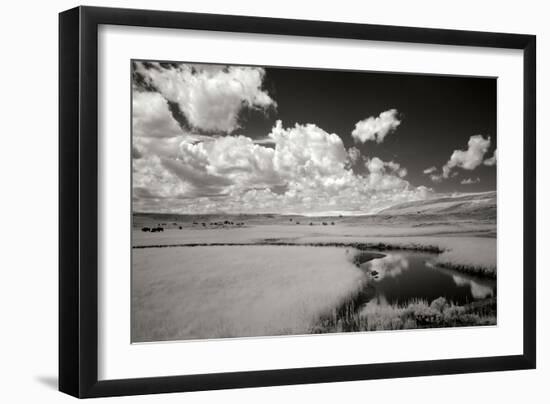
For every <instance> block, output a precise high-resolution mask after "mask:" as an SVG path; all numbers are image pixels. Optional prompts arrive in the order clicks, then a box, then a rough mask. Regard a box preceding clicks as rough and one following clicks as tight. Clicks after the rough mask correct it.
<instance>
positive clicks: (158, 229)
mask: <svg viewBox="0 0 550 404" xmlns="http://www.w3.org/2000/svg"><path fill="white" fill-rule="evenodd" d="M141 231H149V232H151V233H157V232H161V231H164V229H163V228H162V227H152V228H150V227H142V228H141Z"/></svg>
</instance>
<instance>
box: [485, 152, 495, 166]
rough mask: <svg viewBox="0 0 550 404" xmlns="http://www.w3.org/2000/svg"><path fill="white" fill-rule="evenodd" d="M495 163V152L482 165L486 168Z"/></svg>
mask: <svg viewBox="0 0 550 404" xmlns="http://www.w3.org/2000/svg"><path fill="white" fill-rule="evenodd" d="M496 163H497V150H496V149H495V151H494V152H493V156H492V157H489V158H488V159H486V160H485V161H484V162H483V164H484V165H486V166H494V165H496Z"/></svg>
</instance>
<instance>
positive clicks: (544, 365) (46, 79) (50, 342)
mask: <svg viewBox="0 0 550 404" xmlns="http://www.w3.org/2000/svg"><path fill="white" fill-rule="evenodd" d="M76 5H78V3H77V2H74V1H66V0H63V1H57V2H55V4H53V3H50V2H38V1H25V2H23V1H21V2H18V3H16V2H4V4H3V9H2V17H3V18H2V23H1V24H0V30H1V37H0V38H1V47H2V52H1V53H0V55H1V58H2V61H1V62H0V80H1V82H0V83H1V84H0V102H1V107H2V108H1V110H2V114H1V119H0V122H1V132H0V138H1V141H0V190H1V191H0V212H1V214H0V225H1V227H2V230H1V231H0V238H1V245H2V248H1V250H0V251H1V252H2V258H1V260H0V262H1V263H2V265H1V269H0V271H1V273H2V277H1V278H0V279H1V281H0V307H1V311H0V313H1V322H0V324H1V326H0V328H1V331H0V372H1V374H0V385H1V386H2V387H1V388H0V401H2V402H6V403H19V402H28V403H33V402H35V403H38V402H39V403H62V402H69V401H70V400H71V398H70V397H68V396H66V395H63V394H61V393H58V392H57V391H56V385H57V217H58V215H57V83H58V80H57V13H58V12H59V11H62V10H64V9H67V8H71V7H73V6H76ZM88 5H98V6H111V7H133V8H156V9H165V10H180V11H197V12H210V13H220V14H221V13H225V14H247V15H258V16H273V17H284V18H303V19H317V20H337V21H347V22H362V23H374V24H388V25H408V26H421V27H435V28H455V29H468V30H483V31H502V32H518V33H531V34H536V35H537V37H538V38H537V40H538V63H537V69H538V72H539V73H538V75H537V76H538V77H537V80H538V86H537V91H538V96H537V102H538V108H537V110H538V115H539V116H538V125H537V130H538V167H537V169H538V181H537V182H538V185H537V186H538V206H539V208H538V212H537V213H538V227H539V230H538V250H539V253H538V256H537V261H538V308H539V309H538V341H539V343H538V369H537V370H534V371H521V372H500V373H489V374H469V375H461V376H439V377H423V378H410V379H397V380H379V381H365V382H347V383H332V384H324V385H306V386H292V387H276V388H262V389H245V390H231V391H217V392H201V393H186V394H169V395H156V396H142V397H132V398H115V399H109V401H110V402H128V403H145V402H147V403H154V402H162V403H164V402H167V403H168V402H174V403H175V402H182V401H184V402H188V403H214V402H222V401H223V402H239V403H257V402H267V403H279V402H316V403H324V402H326V403H333V402H335V401H347V400H361V401H367V400H368V401H370V402H376V401H379V402H380V401H385V402H398V401H402V402H407V403H415V402H422V403H424V404H428V403H438V404H440V403H442V402H445V403H446V404H451V403H464V402H502V401H504V402H513V401H525V400H528V402H544V401H546V400H547V399H548V396H549V395H550V393H548V388H547V383H548V381H549V380H550V351H549V345H548V343H547V341H549V340H550V326H549V324H548V322H547V321H544V319H545V318H547V317H548V314H547V312H546V311H547V310H548V308H549V307H550V298H549V296H550V276H549V275H548V271H545V264H546V262H547V261H548V260H549V259H550V254H549V249H548V246H549V244H550V233H549V232H548V230H545V229H544V228H543V226H544V224H548V219H549V217H548V212H547V211H545V210H543V208H542V207H543V206H544V205H548V204H549V203H550V191H549V188H548V181H547V180H546V178H548V177H546V176H547V175H550V165H549V163H548V161H547V160H546V161H545V156H544V154H543V153H544V151H546V150H549V149H550V139H549V137H548V136H545V135H546V134H547V133H548V132H549V129H550V127H549V124H548V121H547V120H546V116H545V114H544V112H545V111H548V109H549V108H550V99H549V96H550V93H549V92H548V89H549V88H548V87H549V83H550V78H549V77H548V72H550V26H549V25H548V23H547V21H548V19H547V17H548V14H549V13H548V10H546V8H545V2H542V1H531V0H523V1H514V2H508V3H505V2H502V1H484V2H482V1H479V0H476V1H470V0H463V1H460V2H443V1H437V0H436V1H427V0H417V1H407V0H393V1H391V2H390V1H377V2H367V1H351V0H350V1H348V0H339V1H338V2H325V3H323V2H321V1H313V0H310V1H305V0H302V1H299V0H293V1H283V0H279V1H277V2H260V1H257V0H256V1H252V0H232V1H229V2H227V1H222V0H201V1H200V2H182V1H168V0H157V1H155V2H150V1H143V0H141V1H137V0H136V1H126V2H125V1H118V0H111V1H90V2H89V3H88ZM518 142H521V134H519V133H518ZM519 157H520V156H518V158H519ZM545 177H546V178H545ZM518 214H519V212H518ZM546 265H547V264H546ZM519 270H520V269H519V268H518V271H519ZM545 382H546V383H545Z"/></svg>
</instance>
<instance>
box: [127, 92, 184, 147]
mask: <svg viewBox="0 0 550 404" xmlns="http://www.w3.org/2000/svg"><path fill="white" fill-rule="evenodd" d="M132 126H133V128H132V129H133V132H132V135H133V136H134V137H150V138H170V137H174V136H179V135H182V134H183V131H182V129H181V127H180V126H179V124H178V122H177V121H176V120H175V119H174V117H173V116H172V113H171V112H170V109H169V108H168V102H167V101H166V99H165V98H164V97H163V96H162V95H160V94H159V93H156V92H147V91H137V90H134V91H133V96H132Z"/></svg>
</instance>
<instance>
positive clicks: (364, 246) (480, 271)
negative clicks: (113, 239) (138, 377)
mask: <svg viewBox="0 0 550 404" xmlns="http://www.w3.org/2000/svg"><path fill="white" fill-rule="evenodd" d="M207 246H210V247H219V246H304V247H344V248H355V249H357V250H359V251H365V250H375V251H396V250H403V251H419V252H430V253H434V254H443V253H448V252H449V249H445V248H442V247H441V246H437V245H433V244H421V243H408V244H402V243H396V244H392V243H387V242H347V243H346V242H288V241H279V240H273V239H272V240H263V241H259V242H250V243H178V244H154V245H136V246H132V248H134V249H145V248H176V247H207ZM435 265H437V266H440V267H442V268H448V269H454V270H456V271H459V272H463V273H466V274H470V275H476V276H481V277H487V278H491V279H496V268H494V267H491V266H483V265H468V264H461V263H457V262H453V261H451V260H446V259H441V258H438V259H436V262H435Z"/></svg>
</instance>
